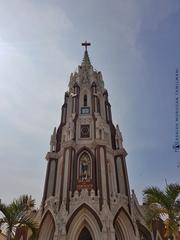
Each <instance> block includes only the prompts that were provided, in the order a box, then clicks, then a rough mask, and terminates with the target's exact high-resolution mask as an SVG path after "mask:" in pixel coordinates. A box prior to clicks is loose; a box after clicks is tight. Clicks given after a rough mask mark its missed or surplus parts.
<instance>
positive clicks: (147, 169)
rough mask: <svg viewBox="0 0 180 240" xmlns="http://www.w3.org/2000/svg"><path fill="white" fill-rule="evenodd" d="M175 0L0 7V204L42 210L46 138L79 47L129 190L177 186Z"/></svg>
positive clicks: (179, 39) (179, 52)
mask: <svg viewBox="0 0 180 240" xmlns="http://www.w3.org/2000/svg"><path fill="white" fill-rule="evenodd" d="M179 25H180V2H179V0H118V1H116V0H112V1H106V0H104V1H102V0H99V1H95V0H91V1H86V2H85V1H82V0H79V1H78V2H77V1H68V0H66V1H65V0H62V1H59V0H58V1H55V0H51V1H46V0H43V1H42V0H39V1H35V0H0V126H1V127H0V133H1V134H0V161H1V167H0V198H1V199H2V200H3V201H5V202H9V201H10V200H12V199H13V198H14V197H18V196H19V195H20V194H23V193H29V194H32V196H33V197H34V198H36V200H37V202H38V203H40V201H41V197H42V192H43V185H44V178H45V169H46V161H45V160H44V158H45V155H46V152H47V151H48V150H49V139H50V135H51V132H52V130H53V127H54V126H58V124H59V121H60V108H61V105H62V103H63V97H64V92H65V91H66V90H67V86H68V82H69V76H70V73H71V72H73V71H74V70H75V69H76V68H77V66H78V65H79V64H80V63H81V60H82V56H83V48H82V47H81V42H82V41H84V40H86V39H87V40H88V41H90V42H91V43H92V46H91V47H90V48H89V55H90V58H91V62H92V64H93V66H94V68H96V69H98V70H99V71H102V74H103V77H104V81H105V86H106V88H107V89H108V91H109V97H110V102H111V105H112V113H113V119H114V123H115V124H116V123H118V124H119V127H120V129H121V131H122V134H123V138H124V146H125V148H126V150H127V152H128V157H127V166H128V173H129V180H130V186H131V189H134V190H135V192H136V194H137V196H138V198H139V200H140V201H141V199H142V190H143V189H144V187H146V186H149V185H157V186H159V187H163V186H164V185H165V178H166V179H167V182H169V183H170V182H179V180H180V177H179V176H180V168H178V167H177V165H178V162H179V161H180V153H175V152H174V151H173V149H172V145H173V143H174V139H175V116H174V115H175V114H174V113H175V69H176V67H179V68H180V28H179Z"/></svg>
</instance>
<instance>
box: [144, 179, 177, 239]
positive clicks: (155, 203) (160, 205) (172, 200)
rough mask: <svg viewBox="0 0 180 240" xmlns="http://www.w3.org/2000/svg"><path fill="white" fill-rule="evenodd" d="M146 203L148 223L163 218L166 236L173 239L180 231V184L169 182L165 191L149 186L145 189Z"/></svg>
mask: <svg viewBox="0 0 180 240" xmlns="http://www.w3.org/2000/svg"><path fill="white" fill-rule="evenodd" d="M143 194H144V204H145V205H146V206H147V209H148V210H147V214H146V215H147V223H148V225H151V224H152V222H153V221H158V219H162V220H163V222H164V225H165V230H166V231H165V237H168V238H170V239H173V235H174V234H176V233H177V232H178V220H179V219H178V216H179V214H180V198H179V197H180V185H179V184H167V185H166V187H165V189H164V191H162V190H160V189H159V188H158V187H147V188H146V189H144V191H143Z"/></svg>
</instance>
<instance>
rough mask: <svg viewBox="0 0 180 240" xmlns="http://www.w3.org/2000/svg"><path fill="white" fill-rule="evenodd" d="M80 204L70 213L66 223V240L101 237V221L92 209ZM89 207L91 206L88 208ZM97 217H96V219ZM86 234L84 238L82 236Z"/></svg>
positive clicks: (86, 239) (90, 239) (93, 239)
mask: <svg viewBox="0 0 180 240" xmlns="http://www.w3.org/2000/svg"><path fill="white" fill-rule="evenodd" d="M89 208H90V207H89V206H88V207H86V205H84V204H83V205H82V206H81V207H79V210H78V211H75V214H72V216H71V217H70V219H69V221H68V222H67V225H66V230H67V235H68V238H67V240H99V239H101V230H102V228H101V227H102V226H101V225H102V223H101V222H99V221H100V219H99V217H98V216H96V215H97V214H96V213H95V212H94V210H91V211H90V210H89ZM90 209H91V208H90ZM97 218H98V219H97ZM83 236H86V238H83Z"/></svg>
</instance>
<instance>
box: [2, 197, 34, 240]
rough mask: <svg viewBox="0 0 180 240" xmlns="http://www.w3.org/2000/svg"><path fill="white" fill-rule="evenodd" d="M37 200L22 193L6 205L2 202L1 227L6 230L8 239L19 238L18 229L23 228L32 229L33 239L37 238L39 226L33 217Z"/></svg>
mask: <svg viewBox="0 0 180 240" xmlns="http://www.w3.org/2000/svg"><path fill="white" fill-rule="evenodd" d="M34 206H35V201H34V200H33V199H32V197H31V196H28V195H22V196H20V197H19V198H18V199H15V200H13V201H12V202H11V203H10V204H8V205H6V204H4V203H1V202H0V212H1V213H2V217H0V229H4V230H6V233H7V239H8V240H12V239H14V240H16V239H17V234H16V233H17V231H18V230H20V229H21V228H26V230H27V229H30V230H31V231H32V236H31V239H36V236H37V230H38V226H37V223H35V222H34V220H33V218H32V211H31V210H32V209H33V207H34Z"/></svg>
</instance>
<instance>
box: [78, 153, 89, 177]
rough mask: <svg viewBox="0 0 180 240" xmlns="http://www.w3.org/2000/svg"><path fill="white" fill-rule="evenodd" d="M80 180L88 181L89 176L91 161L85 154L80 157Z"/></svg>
mask: <svg viewBox="0 0 180 240" xmlns="http://www.w3.org/2000/svg"><path fill="white" fill-rule="evenodd" d="M79 163H80V179H81V180H88V179H90V176H91V160H90V157H89V155H88V154H87V153H83V154H82V155H81V157H80V161H79Z"/></svg>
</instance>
